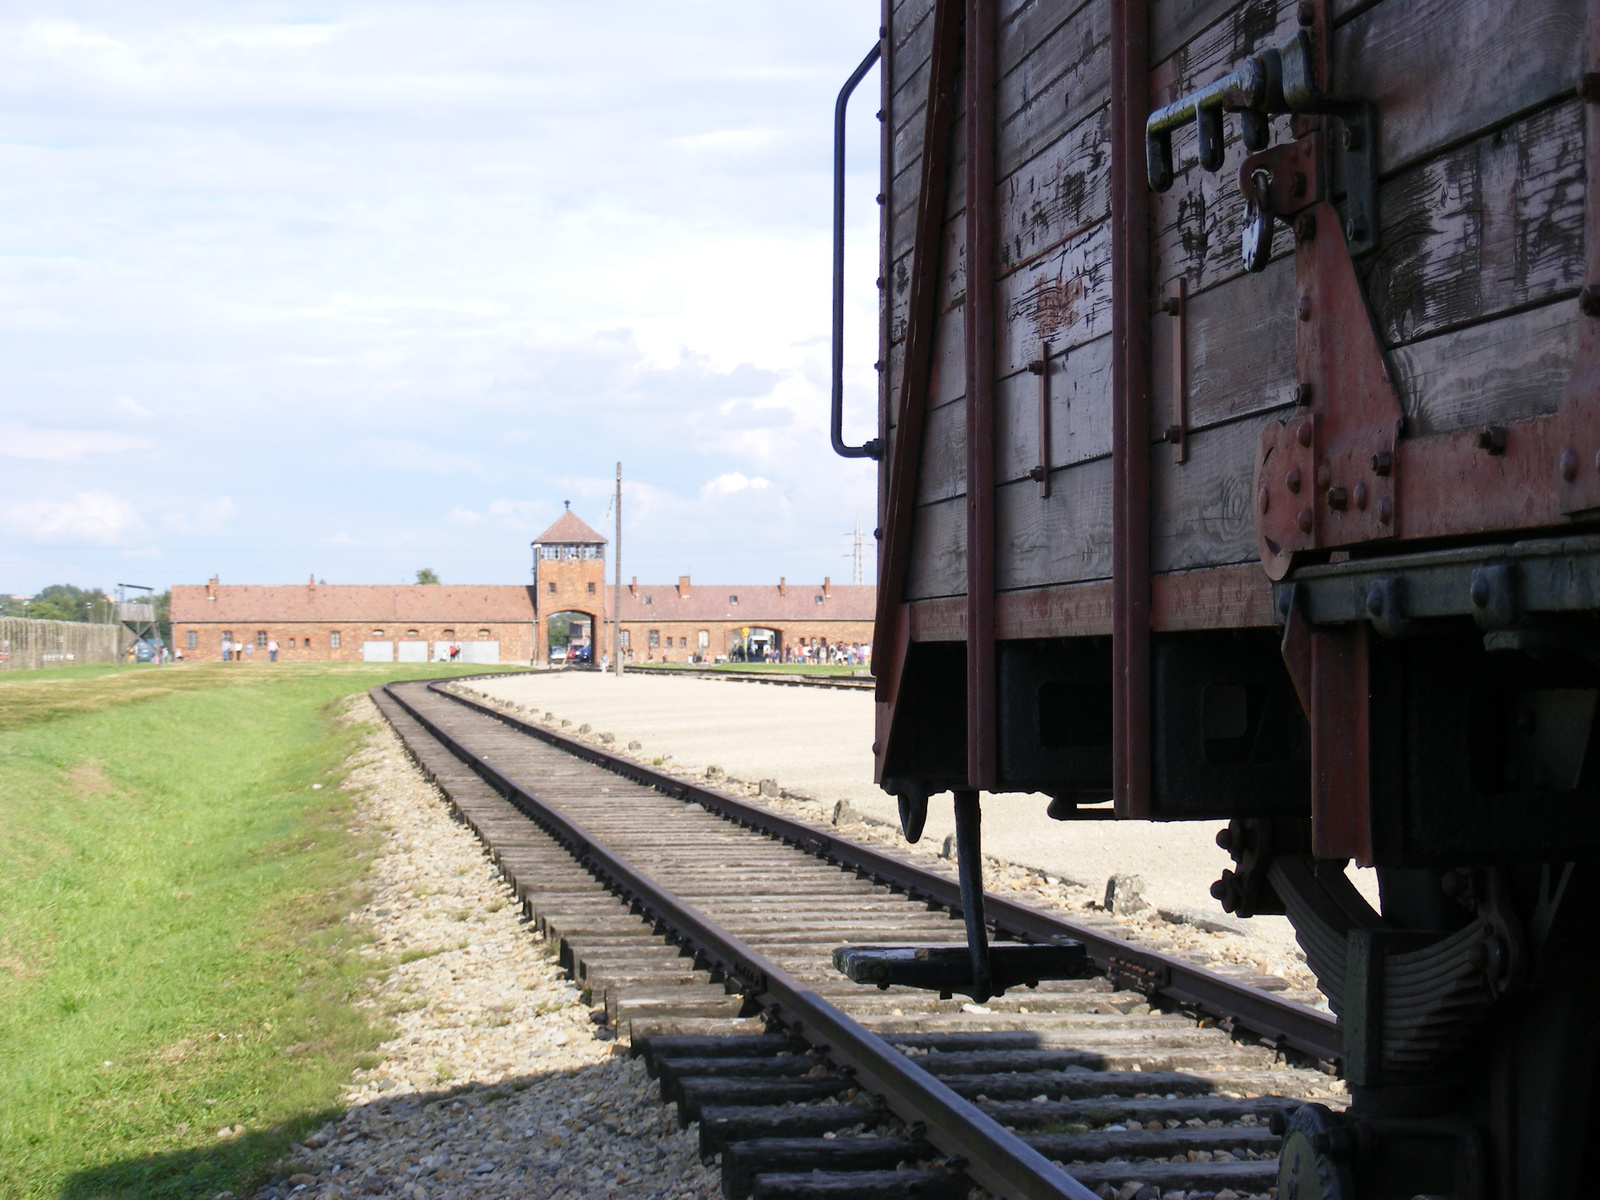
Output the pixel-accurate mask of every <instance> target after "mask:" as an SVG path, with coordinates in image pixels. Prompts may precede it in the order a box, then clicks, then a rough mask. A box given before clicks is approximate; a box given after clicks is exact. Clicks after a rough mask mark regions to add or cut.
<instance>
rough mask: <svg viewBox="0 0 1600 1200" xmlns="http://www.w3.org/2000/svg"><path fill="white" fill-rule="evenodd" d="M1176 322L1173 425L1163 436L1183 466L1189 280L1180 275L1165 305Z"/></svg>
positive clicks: (1186, 430)
mask: <svg viewBox="0 0 1600 1200" xmlns="http://www.w3.org/2000/svg"><path fill="white" fill-rule="evenodd" d="M1161 311H1162V312H1164V313H1166V314H1167V316H1169V317H1171V318H1172V321H1173V325H1172V423H1171V424H1169V425H1168V426H1167V428H1166V431H1165V432H1164V433H1163V434H1162V435H1161V436H1162V440H1163V441H1167V442H1171V443H1172V445H1173V448H1174V449H1175V450H1176V451H1177V454H1176V458H1177V460H1178V461H1179V462H1180V463H1183V462H1188V461H1189V280H1188V277H1187V276H1184V275H1179V276H1178V279H1177V286H1176V289H1175V290H1174V291H1173V293H1172V295H1170V296H1168V297H1167V298H1166V299H1165V300H1163V301H1162V302H1161Z"/></svg>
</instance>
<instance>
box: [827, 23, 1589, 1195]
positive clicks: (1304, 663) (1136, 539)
mask: <svg viewBox="0 0 1600 1200" xmlns="http://www.w3.org/2000/svg"><path fill="white" fill-rule="evenodd" d="M882 23H883V30H882V40H881V43H880V47H879V50H878V51H876V52H875V53H881V55H882V60H883V71H882V75H881V79H882V93H881V98H880V101H879V103H880V108H881V112H880V116H881V120H882V182H881V189H880V190H881V195H880V197H879V199H880V203H881V204H882V221H881V229H882V236H881V261H880V265H879V274H880V280H879V286H880V288H881V296H882V305H881V314H882V315H881V330H880V362H879V371H880V381H881V386H880V414H879V417H880V425H879V433H878V437H877V438H876V439H875V440H874V441H873V442H871V443H869V444H867V445H866V446H862V447H848V446H843V445H842V442H841V439H840V438H839V435H838V431H839V428H840V414H839V412H838V410H837V406H838V404H839V399H840V398H839V389H838V387H837V386H836V389H835V406H836V410H835V414H834V430H835V445H836V448H839V449H841V450H842V451H843V452H846V453H852V454H868V455H871V456H873V457H877V458H879V460H880V514H879V516H880V519H879V537H880V547H879V548H880V559H879V609H878V613H877V629H876V633H875V638H874V647H875V651H876V657H875V662H874V668H875V671H876V673H877V676H878V705H877V711H878V720H877V730H876V743H875V746H874V750H875V754H876V761H877V768H878V775H879V779H880V782H881V783H882V785H883V786H884V787H885V788H886V789H888V790H890V791H891V792H894V793H895V794H897V795H898V796H899V797H900V799H901V810H902V814H903V817H904V819H905V823H906V826H907V831H908V833H915V832H916V830H917V828H918V827H919V826H920V821H921V814H922V813H924V812H925V810H926V805H927V801H928V797H929V796H930V795H933V794H936V793H939V792H942V791H945V790H950V791H953V792H954V793H955V796H956V804H957V813H958V820H960V821H961V822H963V826H962V827H963V830H964V831H965V832H966V833H967V834H968V836H969V839H970V842H971V845H972V846H973V848H974V849H975V848H976V844H977V837H976V834H977V819H978V818H977V795H978V793H979V792H980V791H987V792H1025V793H1045V794H1047V795H1049V796H1050V797H1051V801H1050V809H1049V815H1050V816H1052V817H1056V818H1058V819H1085V818H1093V817H1098V816H1110V815H1113V814H1114V815H1116V816H1120V817H1145V818H1155V819H1190V818H1202V817H1204V818H1224V819H1228V820H1230V822H1231V824H1230V828H1229V831H1228V833H1227V834H1226V835H1224V838H1223V840H1224V841H1225V842H1227V843H1228V845H1229V848H1230V849H1231V851H1232V853H1233V855H1234V857H1235V859H1236V860H1238V861H1237V864H1236V870H1235V871H1233V872H1230V873H1229V874H1227V875H1226V876H1225V877H1224V879H1222V880H1220V881H1219V882H1218V886H1217V888H1216V894H1217V895H1218V896H1219V898H1221V899H1222V901H1223V903H1224V904H1225V905H1226V906H1227V907H1229V908H1230V909H1232V910H1234V911H1236V912H1238V913H1240V914H1243V915H1249V914H1251V913H1253V912H1287V913H1288V915H1289V916H1290V917H1291V919H1292V920H1293V921H1294V922H1295V925H1296V929H1297V932H1298V934H1299V936H1300V939H1301V942H1302V944H1303V945H1304V946H1305V948H1306V952H1307V956H1308V959H1309V961H1310V964H1311V965H1312V967H1313V968H1314V969H1315V970H1316V972H1317V974H1318V977H1319V979H1320V980H1321V982H1322V986H1323V989H1324V991H1325V992H1326V993H1327V994H1328V996H1329V997H1330V999H1331V1001H1332V1003H1333V1005H1334V1007H1335V1009H1336V1011H1338V1012H1339V1013H1340V1015H1341V1020H1342V1023H1343V1026H1344V1030H1345V1057H1344V1062H1343V1069H1344V1071H1345V1074H1346V1076H1347V1078H1349V1079H1350V1081H1351V1083H1352V1085H1353V1087H1354V1088H1355V1091H1356V1094H1357V1104H1356V1106H1355V1110H1354V1112H1355V1115H1354V1116H1352V1117H1349V1118H1346V1119H1344V1120H1343V1122H1342V1123H1340V1122H1337V1121H1336V1122H1334V1126H1332V1127H1336V1128H1337V1129H1339V1130H1343V1131H1344V1132H1342V1133H1339V1134H1338V1135H1337V1136H1334V1137H1333V1142H1330V1141H1329V1139H1328V1137H1326V1136H1325V1137H1324V1138H1323V1140H1322V1142H1321V1143H1319V1144H1320V1145H1321V1146H1322V1151H1324V1152H1325V1153H1320V1155H1318V1154H1312V1153H1311V1152H1310V1151H1308V1152H1307V1157H1306V1161H1307V1162H1310V1161H1312V1160H1313V1159H1316V1161H1317V1162H1319V1163H1320V1164H1321V1166H1322V1167H1324V1168H1327V1170H1333V1167H1331V1166H1329V1164H1330V1163H1332V1162H1333V1161H1334V1158H1337V1157H1338V1156H1337V1155H1334V1156H1333V1158H1330V1157H1329V1155H1330V1154H1332V1151H1328V1146H1329V1145H1331V1144H1334V1143H1337V1145H1338V1146H1340V1147H1344V1148H1345V1149H1348V1150H1349V1152H1348V1153H1347V1154H1345V1155H1344V1157H1343V1158H1340V1159H1338V1164H1335V1165H1337V1166H1338V1170H1339V1171H1346V1172H1347V1173H1352V1172H1353V1174H1349V1179H1350V1180H1354V1181H1355V1182H1354V1183H1349V1184H1348V1186H1350V1187H1354V1188H1356V1189H1357V1191H1356V1192H1353V1193H1349V1194H1359V1195H1362V1196H1368V1195H1372V1196H1390V1195H1394V1196H1400V1197H1407V1198H1409V1197H1411V1196H1414V1195H1420V1194H1424V1193H1426V1194H1439V1195H1451V1196H1466V1195H1482V1196H1494V1197H1507V1198H1509V1197H1513V1196H1515V1197H1534V1196H1556V1195H1566V1194H1569V1193H1568V1191H1567V1190H1566V1189H1567V1188H1569V1187H1570V1186H1575V1185H1576V1181H1577V1179H1578V1178H1579V1177H1580V1176H1583V1177H1589V1175H1590V1174H1592V1172H1593V1171H1594V1170H1595V1168H1596V1167H1597V1166H1600V1162H1595V1161H1590V1158H1591V1156H1592V1155H1600V1136H1597V1137H1595V1138H1593V1139H1591V1137H1590V1134H1589V1132H1588V1131H1589V1129H1590V1122H1591V1120H1592V1119H1593V1118H1592V1117H1591V1116H1590V1114H1591V1113H1592V1112H1595V1111H1596V1110H1595V1109H1593V1108H1592V1107H1591V1106H1590V1105H1589V1103H1588V1089H1589V1079H1590V1075H1591V1073H1592V1071H1593V1068H1594V1065H1595V1036H1594V1035H1593V1034H1591V1033H1590V1032H1589V1027H1590V1026H1591V1025H1592V1024H1593V1019H1592V1017H1590V1016H1588V1015H1587V1014H1586V1009H1585V1004H1586V1003H1587V1002H1588V1001H1587V1000H1586V999H1585V998H1584V997H1585V996H1586V995H1587V994H1588V993H1587V992H1586V991H1585V989H1589V988H1592V986H1593V982H1594V980H1593V975H1594V970H1595V968H1594V964H1595V962H1596V961H1597V959H1596V956H1595V953H1594V951H1595V949H1596V946H1595V938H1596V934H1595V929H1596V923H1595V920H1594V917H1595V916H1596V915H1600V913H1597V912H1594V911H1592V910H1595V909H1596V908H1597V904H1596V901H1597V899H1600V896H1597V891H1596V886H1595V869H1594V862H1595V858H1596V852H1597V850H1600V723H1597V722H1596V712H1597V708H1600V671H1597V670H1596V663H1597V662H1600V622H1597V620H1596V613H1597V611H1600V519H1597V518H1600V394H1597V388H1600V331H1597V328H1596V326H1597V324H1600V263H1597V262H1596V256H1597V252H1600V251H1597V247H1600V242H1597V239H1596V238H1594V237H1593V236H1589V234H1590V230H1591V228H1592V224H1593V222H1594V220H1595V217H1594V213H1595V211H1596V194H1595V191H1594V188H1595V186H1596V185H1595V183H1594V182H1592V181H1595V180H1597V179H1600V171H1596V170H1594V169H1591V168H1592V165H1593V163H1594V159H1595V155H1596V153H1597V151H1600V137H1597V133H1596V128H1595V122H1596V111H1597V109H1596V105H1597V103H1600V4H1596V3H1593V2H1588V3H1586V2H1585V0H1290V2H1288V3H1279V2H1275V0H1244V2H1240V0H1151V2H1149V3H1146V2H1143V0H1087V2H1078V0H1033V2H1026V0H898V2H896V0H886V2H885V4H884V8H883V16H882ZM869 63H870V56H869ZM869 63H864V64H863V71H864V70H865V68H866V67H867V66H868V65H869ZM862 73H863V72H858V76H857V77H858V78H859V77H860V76H861V75H862ZM847 92H848V89H847ZM847 98H848V96H847V94H846V95H843V96H841V111H842V107H843V105H844V104H845V103H846V102H847ZM841 128H842V126H841ZM838 269H839V268H837V267H836V271H837V270H838ZM837 346H838V336H837V333H836V351H837ZM1003 802H1006V803H1022V802H1023V801H1020V800H1012V801H1003ZM1039 815H1040V818H1041V819H1044V817H1045V813H1044V811H1043V810H1042V808H1041V812H1040V814H1039ZM1352 860H1353V861H1355V862H1357V863H1360V864H1363V865H1376V866H1377V867H1378V868H1379V877H1380V882H1381V885H1382V890H1383V906H1382V912H1381V913H1379V912H1374V911H1372V910H1371V909H1370V908H1369V907H1368V906H1367V905H1366V904H1365V902H1364V901H1362V900H1361V898H1360V897H1359V895H1358V894H1356V893H1355V891H1354V890H1353V889H1352V888H1351V887H1350V886H1349V884H1348V883H1347V882H1346V880H1345V876H1344V874H1343V867H1344V864H1345V863H1346V862H1347V861H1352ZM964 868H965V871H964V874H965V875H966V876H967V878H968V879H969V880H972V879H975V878H976V871H977V866H976V863H973V864H964ZM981 940H982V929H981V927H980V928H978V929H976V930H975V931H974V937H973V954H974V967H973V970H974V973H975V975H976V976H978V977H979V978H980V979H981V978H982V971H983V967H982V964H981V962H980V957H981V949H982V948H981V946H980V945H979V943H980V942H981ZM1323 1119H1324V1117H1323V1116H1317V1117H1316V1118H1315V1120H1323ZM1329 1119H1331V1118H1329ZM1307 1120H1308V1121H1310V1120H1312V1118H1309V1117H1308V1118H1307ZM1318 1128H1319V1129H1321V1128H1322V1127H1320V1126H1319V1127H1318ZM1306 1129H1307V1130H1308V1131H1310V1132H1304V1131H1303V1132H1304V1136H1305V1138H1306V1139H1308V1140H1307V1142H1306V1144H1307V1145H1308V1146H1309V1145H1310V1142H1311V1141H1313V1140H1315V1139H1314V1138H1313V1137H1312V1134H1313V1133H1314V1132H1315V1130H1312V1128H1311V1126H1310V1125H1308V1126H1307V1127H1306ZM1323 1132H1324V1133H1326V1130H1325V1129H1324V1130H1323ZM1347 1134H1348V1136H1346V1135H1347ZM1329 1136H1333V1135H1329ZM1340 1138H1344V1139H1345V1140H1343V1141H1341V1140H1339V1139H1340ZM1352 1139H1353V1140H1352ZM1591 1141H1593V1143H1594V1144H1593V1146H1592V1147H1591ZM1351 1146H1355V1147H1356V1149H1349V1147H1351ZM1341 1153H1343V1151H1341ZM1286 1161H1287V1159H1286ZM1340 1164H1342V1165H1340ZM1286 1169H1287V1168H1286ZM1308 1169H1309V1168H1308ZM1324 1174H1326V1172H1324ZM1335 1174H1337V1171H1336V1172H1335ZM1341 1178H1344V1177H1343V1176H1341ZM1289 1182H1290V1180H1289V1179H1287V1178H1286V1179H1285V1180H1283V1181H1282V1183H1283V1186H1285V1187H1287V1186H1288V1185H1289ZM1347 1182H1348V1181H1347ZM1308 1186H1309V1185H1308ZM1282 1194H1283V1193H1282V1192H1281V1191H1280V1195H1282ZM1307 1194H1312V1193H1307ZM1322 1194H1341V1195H1342V1194H1346V1193H1344V1192H1338V1191H1337V1189H1335V1191H1334V1192H1324V1193H1322Z"/></svg>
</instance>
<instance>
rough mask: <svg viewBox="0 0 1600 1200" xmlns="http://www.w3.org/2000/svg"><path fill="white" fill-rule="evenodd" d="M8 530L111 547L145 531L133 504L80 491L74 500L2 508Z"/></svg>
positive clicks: (31, 537)
mask: <svg viewBox="0 0 1600 1200" xmlns="http://www.w3.org/2000/svg"><path fill="white" fill-rule="evenodd" d="M0 514H3V515H4V518H5V523H6V525H7V527H8V528H9V529H11V530H12V531H14V532H16V533H18V534H20V535H21V536H23V537H25V538H28V539H29V540H32V541H36V542H91V543H94V544H97V545H102V546H109V545H113V544H115V543H116V542H118V541H120V540H122V539H123V538H124V537H126V536H127V535H128V534H130V533H134V532H137V531H138V530H140V529H142V528H144V522H143V521H142V520H140V518H139V514H138V512H137V511H135V509H134V507H133V505H131V504H129V503H128V502H127V501H126V500H124V499H122V498H121V497H120V496H113V495H111V493H109V492H103V491H93V492H79V493H78V494H77V495H76V496H74V497H73V498H72V499H71V500H25V501H22V502H20V503H16V504H7V505H5V506H4V507H3V508H0Z"/></svg>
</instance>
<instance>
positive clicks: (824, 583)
mask: <svg viewBox="0 0 1600 1200" xmlns="http://www.w3.org/2000/svg"><path fill="white" fill-rule="evenodd" d="M831 583H833V577H832V576H830V575H824V576H823V577H822V598H823V599H824V600H826V599H827V598H828V596H829V594H830V593H829V591H828V586H829V585H830V584H831Z"/></svg>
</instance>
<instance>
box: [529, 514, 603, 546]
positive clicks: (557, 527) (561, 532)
mask: <svg viewBox="0 0 1600 1200" xmlns="http://www.w3.org/2000/svg"><path fill="white" fill-rule="evenodd" d="M585 542H586V543H589V544H591V545H594V544H598V545H601V546H603V545H605V544H606V540H605V538H603V537H601V536H600V535H599V534H598V533H596V532H595V531H594V530H592V529H590V528H589V527H588V526H587V525H585V524H584V523H583V522H582V521H580V520H578V517H577V514H575V513H574V512H573V511H572V510H571V509H570V508H569V509H568V510H567V511H566V512H564V513H562V514H561V515H560V516H559V517H557V518H556V523H555V524H554V525H552V526H550V528H549V529H546V530H545V531H544V532H543V533H541V534H540V535H539V536H538V537H536V538H534V539H533V544H534V545H535V546H537V545H541V544H543V545H546V546H548V545H553V544H556V543H563V544H567V545H571V544H575V543H585Z"/></svg>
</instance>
